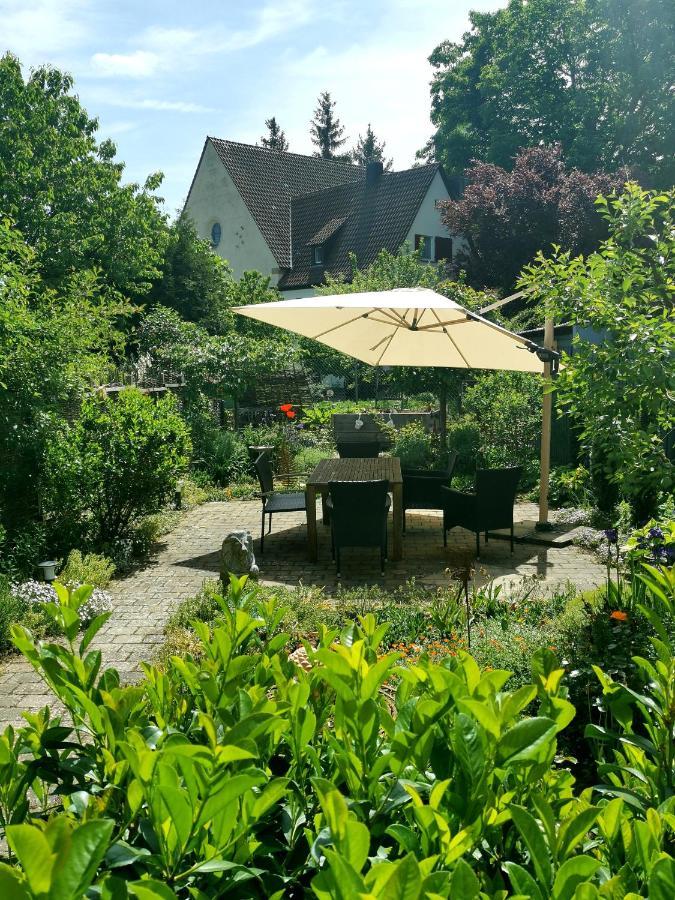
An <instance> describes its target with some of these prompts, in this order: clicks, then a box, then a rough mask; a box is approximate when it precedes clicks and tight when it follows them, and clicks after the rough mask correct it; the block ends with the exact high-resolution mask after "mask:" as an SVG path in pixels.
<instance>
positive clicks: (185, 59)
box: [0, 0, 504, 213]
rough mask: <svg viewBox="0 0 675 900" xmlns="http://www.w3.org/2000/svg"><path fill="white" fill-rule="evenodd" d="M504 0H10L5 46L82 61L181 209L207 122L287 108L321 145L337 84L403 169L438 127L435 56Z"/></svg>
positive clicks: (303, 144)
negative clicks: (322, 108) (318, 119)
mask: <svg viewBox="0 0 675 900" xmlns="http://www.w3.org/2000/svg"><path fill="white" fill-rule="evenodd" d="M500 5H504V4H503V3H500V2H499V0H487V2H486V0H422V2H419V0H362V2H357V0H323V2H319V0H248V2H243V3H242V2H233V0H221V2H214V0H207V2H200V0H193V2H185V0H181V2H176V0H162V2H158V0H136V2H131V0H109V2H102V0H0V51H1V52H4V50H11V51H12V52H13V53H15V54H16V55H17V56H18V57H19V59H20V60H21V61H22V63H24V65H25V66H26V68H28V67H30V66H35V65H40V64H42V63H52V64H53V65H56V66H58V67H59V68H62V69H65V70H66V71H69V72H70V73H71V74H72V75H73V76H74V77H75V82H76V90H77V92H78V94H79V96H80V99H81V101H82V102H83V104H84V105H85V107H86V108H87V109H88V111H89V113H90V114H91V115H95V116H97V117H98V118H99V120H100V137H101V138H104V137H111V138H113V140H114V141H115V142H116V144H117V147H118V153H119V156H120V158H121V159H122V160H124V161H125V162H126V165H127V169H126V176H127V178H128V180H133V181H143V180H144V179H145V177H146V176H147V175H148V174H149V173H150V172H153V171H156V170H158V169H159V170H161V171H162V172H164V174H165V181H164V185H163V187H162V190H161V191H160V193H162V194H163V196H164V198H165V201H166V208H167V210H168V211H169V212H170V213H173V212H174V211H175V210H176V208H177V207H179V206H180V205H181V204H182V202H183V200H184V199H185V195H186V193H187V191H188V188H189V185H190V180H191V178H192V174H193V172H194V169H195V167H196V165H197V162H198V159H199V154H200V152H201V148H202V144H203V142H204V138H205V136H206V135H207V134H211V135H215V136H216V137H222V138H230V139H232V140H238V141H244V142H249V143H255V142H256V141H258V140H259V138H260V135H261V134H263V132H264V131H265V128H264V122H265V119H266V118H269V117H270V116H272V115H274V116H276V117H277V119H278V121H279V122H280V124H281V126H282V127H283V128H284V130H285V132H286V135H287V137H288V139H289V143H290V149H291V150H294V151H296V152H298V153H311V152H312V145H311V142H310V139H309V120H310V118H311V116H312V111H313V109H314V106H315V101H316V97H317V95H318V94H319V92H320V91H322V90H329V91H330V92H331V94H332V95H333V97H334V99H335V100H336V101H337V104H338V107H337V111H338V115H339V116H340V118H341V119H342V122H343V124H344V125H345V127H346V133H347V135H348V136H349V138H350V144H349V146H352V145H353V144H354V143H355V142H356V138H357V135H358V134H359V133H363V132H365V130H366V126H367V124H368V123H369V122H371V123H372V126H373V129H374V131H375V133H376V134H377V135H378V136H379V137H380V138H383V139H384V140H385V141H386V144H387V148H386V149H387V152H388V155H389V156H392V157H393V158H394V165H395V167H396V168H406V167H407V166H409V165H411V164H412V162H413V160H414V155H415V151H416V150H417V149H418V148H419V147H420V146H422V145H423V144H424V143H425V141H426V140H427V138H428V137H429V135H430V134H431V130H432V129H431V124H430V121H429V80H430V78H431V67H430V66H429V64H428V62H427V57H428V55H429V54H430V53H431V51H432V50H433V48H434V47H435V46H436V45H437V44H438V43H440V42H441V41H443V40H446V39H450V40H453V39H457V38H459V37H460V36H461V34H462V33H463V32H464V31H465V30H466V27H467V24H468V11H469V9H481V10H487V9H495V8H497V7H498V6H500Z"/></svg>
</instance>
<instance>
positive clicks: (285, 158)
mask: <svg viewBox="0 0 675 900" xmlns="http://www.w3.org/2000/svg"><path fill="white" fill-rule="evenodd" d="M206 140H207V142H209V141H210V142H211V144H212V145H213V147H214V149H215V151H216V153H217V154H218V156H219V157H220V159H221V161H222V163H223V165H224V166H225V168H226V169H227V171H228V172H229V174H230V177H231V178H232V181H233V182H234V184H235V186H236V187H237V190H238V191H239V193H240V194H241V198H242V200H243V201H244V203H245V204H246V206H247V207H248V209H249V212H250V213H251V215H252V216H253V218H254V219H255V221H256V224H257V226H258V228H259V229H260V231H261V233H262V235H263V237H264V238H265V241H266V242H267V244H268V246H269V248H270V250H271V251H272V253H273V255H274V258H275V259H276V261H277V262H278V263H279V266H280V267H281V268H288V267H289V266H290V264H291V247H290V221H291V216H290V203H289V201H290V200H291V199H292V198H296V197H299V196H300V195H303V194H309V193H313V192H316V191H322V190H326V189H327V188H333V187H336V186H339V185H344V184H348V183H349V182H354V181H358V180H362V179H363V178H364V177H365V175H364V173H365V170H364V169H363V168H361V167H360V166H354V165H352V164H351V163H348V162H343V161H340V160H334V159H322V158H321V157H316V156H303V155H302V154H300V153H286V152H284V153H280V152H279V151H277V150H268V149H266V148H265V147H255V146H253V145H251V144H239V143H237V142H236V141H223V140H221V139H220V138H214V137H208V138H207V139H206ZM318 227H319V225H317V226H316V227H315V228H314V232H315V231H316V230H317V228H318Z"/></svg>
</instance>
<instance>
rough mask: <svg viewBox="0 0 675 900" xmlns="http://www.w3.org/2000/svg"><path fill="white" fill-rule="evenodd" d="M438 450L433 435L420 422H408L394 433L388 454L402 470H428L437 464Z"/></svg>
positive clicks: (436, 439)
mask: <svg viewBox="0 0 675 900" xmlns="http://www.w3.org/2000/svg"><path fill="white" fill-rule="evenodd" d="M439 449H440V448H439V444H438V438H437V437H436V436H435V435H433V434H431V432H429V431H427V430H426V428H425V427H424V426H423V425H422V424H421V423H420V422H410V423H409V424H407V425H404V426H403V428H401V429H399V430H398V431H397V432H395V434H394V437H393V444H392V447H391V450H390V452H391V455H392V456H397V457H399V459H400V460H401V468H403V469H430V468H432V467H433V466H434V465H436V464H437V463H438V458H439Z"/></svg>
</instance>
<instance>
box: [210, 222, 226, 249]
mask: <svg viewBox="0 0 675 900" xmlns="http://www.w3.org/2000/svg"><path fill="white" fill-rule="evenodd" d="M222 233H223V231H222V228H221V227H220V222H214V223H213V225H212V226H211V246H212V247H217V246H218V244H219V243H220V238H221V235H222Z"/></svg>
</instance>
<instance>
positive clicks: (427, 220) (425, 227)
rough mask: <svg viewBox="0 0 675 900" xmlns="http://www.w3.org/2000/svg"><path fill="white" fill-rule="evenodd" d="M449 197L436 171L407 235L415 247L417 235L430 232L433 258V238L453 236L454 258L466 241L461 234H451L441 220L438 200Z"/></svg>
mask: <svg viewBox="0 0 675 900" xmlns="http://www.w3.org/2000/svg"><path fill="white" fill-rule="evenodd" d="M449 199H450V195H449V194H448V191H447V189H446V187H445V184H444V182H443V179H442V178H441V174H440V172H436V174H435V175H434V180H433V181H432V182H431V184H430V185H429V190H428V191H427V193H426V196H425V198H424V200H423V201H422V204H421V206H420V208H419V211H418V213H417V215H416V216H415V221H414V222H413V223H412V226H411V228H410V231H409V232H408V236H407V237H406V243H407V244H409V245H410V247H411V248H412V249H414V248H415V235H416V234H428V235H429V236H430V237H431V238H432V246H431V258H432V259H434V258H435V246H434V241H433V238H437V237H443V238H448V237H452V255H453V258H454V256H455V254H456V253H457V251H458V250H459V248H460V246H461V245H463V244H464V243H465V241H464V238H462V237H461V236H459V235H456V234H453V235H451V234H450V233H449V232H448V229H447V228H446V227H445V225H444V224H443V223H442V222H441V211H440V210H439V209H436V201H437V200H449Z"/></svg>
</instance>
